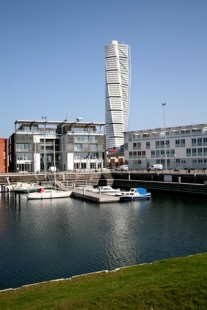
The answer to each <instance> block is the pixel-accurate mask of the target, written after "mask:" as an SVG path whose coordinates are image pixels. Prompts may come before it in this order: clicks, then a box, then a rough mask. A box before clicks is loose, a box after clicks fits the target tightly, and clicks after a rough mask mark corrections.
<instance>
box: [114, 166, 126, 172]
mask: <svg viewBox="0 0 207 310" xmlns="http://www.w3.org/2000/svg"><path fill="white" fill-rule="evenodd" d="M115 170H116V171H128V165H121V166H119V167H116V168H115Z"/></svg>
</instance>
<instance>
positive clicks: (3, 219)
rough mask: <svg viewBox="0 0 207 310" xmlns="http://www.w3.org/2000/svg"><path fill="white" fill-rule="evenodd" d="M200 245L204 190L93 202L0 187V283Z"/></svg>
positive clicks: (203, 247)
mask: <svg viewBox="0 0 207 310" xmlns="http://www.w3.org/2000/svg"><path fill="white" fill-rule="evenodd" d="M205 251H207V201H206V199H205V198H200V199H199V198H192V197H190V198H189V197H179V196H169V195H157V194H153V195H152V200H147V201H134V202H123V203H117V202H116V203H106V204H100V205H99V204H95V203H91V202H88V201H83V200H77V199H73V198H63V199H57V200H56V199H54V200H42V201H39V200H36V201H28V200H27V198H26V196H25V195H21V199H20V201H19V200H18V199H16V200H15V197H14V195H13V194H0V289H1V290H2V289H7V288H16V287H20V286H22V285H26V284H32V283H37V282H42V281H48V280H52V279H59V278H69V277H71V276H74V275H79V274H85V273H90V272H95V271H100V270H106V269H107V270H112V269H114V268H118V267H124V266H130V265H134V264H140V263H148V262H153V261H157V260H160V259H163V258H170V257H178V256H186V255H190V254H196V253H201V252H205Z"/></svg>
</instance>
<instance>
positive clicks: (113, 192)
mask: <svg viewBox="0 0 207 310" xmlns="http://www.w3.org/2000/svg"><path fill="white" fill-rule="evenodd" d="M92 192H93V193H99V194H106V195H112V196H115V195H116V194H119V193H120V192H121V191H120V189H119V188H118V189H115V188H112V187H111V186H100V187H99V188H94V189H93V190H92Z"/></svg>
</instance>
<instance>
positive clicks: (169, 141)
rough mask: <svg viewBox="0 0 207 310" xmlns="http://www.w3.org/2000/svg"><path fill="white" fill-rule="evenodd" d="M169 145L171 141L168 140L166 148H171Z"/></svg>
mask: <svg viewBox="0 0 207 310" xmlns="http://www.w3.org/2000/svg"><path fill="white" fill-rule="evenodd" d="M169 147H170V141H169V140H166V148H169Z"/></svg>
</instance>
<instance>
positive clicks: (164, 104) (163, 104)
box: [162, 102, 167, 172]
mask: <svg viewBox="0 0 207 310" xmlns="http://www.w3.org/2000/svg"><path fill="white" fill-rule="evenodd" d="M162 106H163V107H164V130H165V172H167V159H166V127H165V106H166V102H164V103H162Z"/></svg>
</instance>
